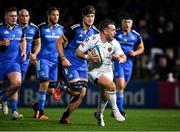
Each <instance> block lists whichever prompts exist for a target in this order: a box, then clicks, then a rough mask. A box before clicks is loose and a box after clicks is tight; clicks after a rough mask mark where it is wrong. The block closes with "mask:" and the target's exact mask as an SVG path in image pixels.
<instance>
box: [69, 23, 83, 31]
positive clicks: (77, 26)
mask: <svg viewBox="0 0 180 132" xmlns="http://www.w3.org/2000/svg"><path fill="white" fill-rule="evenodd" d="M81 27H82V26H81V24H80V23H77V24H74V25H72V26H70V28H71V29H72V30H75V29H77V28H81Z"/></svg>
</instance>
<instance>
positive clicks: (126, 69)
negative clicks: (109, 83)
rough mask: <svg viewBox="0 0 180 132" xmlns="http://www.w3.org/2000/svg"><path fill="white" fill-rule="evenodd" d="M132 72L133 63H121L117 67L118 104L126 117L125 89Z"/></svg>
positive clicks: (115, 76)
mask: <svg viewBox="0 0 180 132" xmlns="http://www.w3.org/2000/svg"><path fill="white" fill-rule="evenodd" d="M131 74H132V63H131V62H127V63H125V64H119V65H118V66H116V67H115V75H114V80H115V83H116V88H117V93H116V94H117V105H118V109H119V111H120V112H121V114H122V115H123V116H124V117H125V116H126V113H125V112H124V108H123V106H124V90H125V88H126V86H127V83H128V81H129V80H130V78H131Z"/></svg>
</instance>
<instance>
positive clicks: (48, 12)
mask: <svg viewBox="0 0 180 132" xmlns="http://www.w3.org/2000/svg"><path fill="white" fill-rule="evenodd" d="M56 10H57V11H59V9H58V8H56V7H50V8H49V9H48V10H47V15H48V16H49V15H50V14H51V12H52V11H56Z"/></svg>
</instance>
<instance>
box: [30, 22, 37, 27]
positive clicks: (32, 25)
mask: <svg viewBox="0 0 180 132" xmlns="http://www.w3.org/2000/svg"><path fill="white" fill-rule="evenodd" d="M29 25H30V26H31V27H34V28H38V26H37V25H35V24H34V23H32V22H30V23H29Z"/></svg>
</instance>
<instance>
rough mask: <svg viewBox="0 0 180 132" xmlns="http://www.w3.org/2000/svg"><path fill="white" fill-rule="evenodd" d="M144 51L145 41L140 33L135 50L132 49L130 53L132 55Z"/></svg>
mask: <svg viewBox="0 0 180 132" xmlns="http://www.w3.org/2000/svg"><path fill="white" fill-rule="evenodd" d="M142 53H144V43H143V41H142V38H141V36H140V35H139V36H138V38H137V45H136V49H135V50H130V51H129V55H131V56H137V55H140V54H142Z"/></svg>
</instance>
